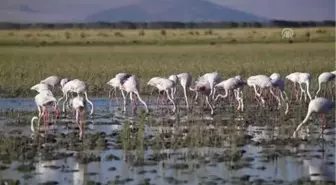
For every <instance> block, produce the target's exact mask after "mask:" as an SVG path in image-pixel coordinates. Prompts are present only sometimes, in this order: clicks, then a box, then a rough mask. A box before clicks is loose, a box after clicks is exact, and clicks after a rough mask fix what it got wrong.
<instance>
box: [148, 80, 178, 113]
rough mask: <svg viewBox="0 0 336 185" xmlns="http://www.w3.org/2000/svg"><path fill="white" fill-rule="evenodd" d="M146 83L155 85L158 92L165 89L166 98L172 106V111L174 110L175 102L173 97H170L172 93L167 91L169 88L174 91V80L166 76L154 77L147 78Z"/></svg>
mask: <svg viewBox="0 0 336 185" xmlns="http://www.w3.org/2000/svg"><path fill="white" fill-rule="evenodd" d="M147 85H152V86H154V87H156V88H157V89H158V90H159V92H161V91H165V92H166V94H167V98H168V99H169V101H170V102H171V103H172V104H173V106H174V108H173V112H175V111H176V104H175V102H174V100H173V98H172V97H171V96H172V94H170V93H169V90H171V92H173V91H174V88H175V82H174V81H172V80H170V79H166V78H158V77H154V79H153V78H152V79H151V80H149V82H148V83H147Z"/></svg>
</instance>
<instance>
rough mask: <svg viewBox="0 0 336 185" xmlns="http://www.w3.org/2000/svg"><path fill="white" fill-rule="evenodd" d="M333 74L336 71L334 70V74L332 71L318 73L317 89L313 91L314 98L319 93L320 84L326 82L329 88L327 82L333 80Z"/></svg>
mask: <svg viewBox="0 0 336 185" xmlns="http://www.w3.org/2000/svg"><path fill="white" fill-rule="evenodd" d="M335 76H336V71H335V74H334V73H332V72H324V73H322V74H320V75H319V77H318V90H317V91H316V93H315V98H316V97H317V96H318V94H319V93H320V91H321V86H322V84H323V83H325V84H326V86H327V90H328V89H329V88H328V84H327V83H328V82H330V81H334V80H335Z"/></svg>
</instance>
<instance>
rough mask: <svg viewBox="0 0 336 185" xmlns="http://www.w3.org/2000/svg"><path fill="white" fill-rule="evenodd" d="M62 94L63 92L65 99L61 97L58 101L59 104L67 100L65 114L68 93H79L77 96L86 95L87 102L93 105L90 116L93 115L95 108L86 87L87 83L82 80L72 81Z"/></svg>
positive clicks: (64, 87) (63, 89) (66, 85)
mask: <svg viewBox="0 0 336 185" xmlns="http://www.w3.org/2000/svg"><path fill="white" fill-rule="evenodd" d="M62 92H63V97H61V98H60V99H59V100H58V101H57V104H58V102H59V101H60V100H62V99H63V98H64V97H65V100H64V102H63V112H65V103H66V102H67V101H68V93H70V92H74V93H77V95H78V94H84V95H85V99H86V101H87V102H89V104H90V105H91V111H90V116H91V115H92V114H93V112H94V106H93V103H92V102H91V101H90V100H89V99H88V96H87V86H86V84H85V82H83V81H81V80H78V79H74V80H71V81H69V82H68V83H66V84H65V85H64V86H63V88H62Z"/></svg>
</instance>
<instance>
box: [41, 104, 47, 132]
mask: <svg viewBox="0 0 336 185" xmlns="http://www.w3.org/2000/svg"><path fill="white" fill-rule="evenodd" d="M42 116H43V126H44V133H47V115H46V109H45V107H43V108H42Z"/></svg>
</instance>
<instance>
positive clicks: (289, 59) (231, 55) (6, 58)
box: [0, 43, 335, 97]
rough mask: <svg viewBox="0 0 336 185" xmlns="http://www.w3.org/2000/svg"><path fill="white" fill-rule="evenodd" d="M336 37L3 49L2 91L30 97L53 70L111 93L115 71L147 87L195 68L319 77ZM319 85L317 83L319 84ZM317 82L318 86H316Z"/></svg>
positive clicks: (331, 65) (331, 58) (331, 61)
mask: <svg viewBox="0 0 336 185" xmlns="http://www.w3.org/2000/svg"><path fill="white" fill-rule="evenodd" d="M334 51H335V45H334V43H301V44H299V43H296V44H288V43H287V44H239V45H214V46H210V45H185V46H115V47H109V46H90V47H87V46H63V47H59V46H54V47H18V46H7V47H1V49H0V84H1V86H0V92H1V94H0V96H1V97H27V96H29V97H31V96H33V94H34V93H33V92H31V90H30V87H31V86H33V85H35V84H36V83H38V82H39V81H40V80H41V79H44V78H46V77H48V76H50V75H59V76H61V77H68V78H79V79H81V80H84V81H85V82H87V84H88V85H89V94H90V95H91V96H92V95H94V96H107V89H108V88H109V87H108V86H107V85H106V82H107V81H108V80H110V79H111V78H112V77H113V76H114V75H115V74H116V73H119V72H128V73H132V74H136V75H137V77H138V78H139V79H140V82H141V86H140V88H141V91H142V93H146V92H149V88H147V87H146V85H145V84H146V82H147V81H148V80H149V79H150V78H151V77H154V76H166V77H167V76H168V75H170V74H174V73H175V74H176V73H180V72H190V73H191V74H192V76H193V77H194V78H195V77H197V76H198V75H201V74H203V73H206V72H211V71H218V72H220V73H221V74H222V77H224V78H227V77H231V76H234V75H237V74H240V75H242V76H243V77H245V78H247V77H248V76H249V75H254V74H267V75H270V74H271V73H273V72H278V73H280V74H282V75H286V74H289V73H291V72H295V71H307V72H310V73H312V74H313V76H314V79H313V83H314V84H316V81H317V80H316V77H317V75H318V74H319V73H321V72H324V71H331V70H334V69H335V53H334ZM315 87H316V85H315ZM315 87H314V85H313V88H315Z"/></svg>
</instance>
